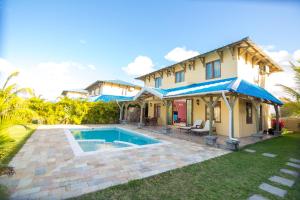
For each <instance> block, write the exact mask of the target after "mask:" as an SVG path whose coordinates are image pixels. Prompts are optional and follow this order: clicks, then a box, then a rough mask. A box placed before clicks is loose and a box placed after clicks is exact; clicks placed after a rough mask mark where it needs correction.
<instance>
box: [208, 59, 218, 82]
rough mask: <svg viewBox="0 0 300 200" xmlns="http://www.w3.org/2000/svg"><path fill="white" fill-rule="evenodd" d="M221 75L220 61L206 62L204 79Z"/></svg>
mask: <svg viewBox="0 0 300 200" xmlns="http://www.w3.org/2000/svg"><path fill="white" fill-rule="evenodd" d="M220 77H221V61H220V60H215V61H212V62H209V63H206V79H212V78H220Z"/></svg>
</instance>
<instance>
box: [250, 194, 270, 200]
mask: <svg viewBox="0 0 300 200" xmlns="http://www.w3.org/2000/svg"><path fill="white" fill-rule="evenodd" d="M248 200H268V199H267V198H265V197H263V196H261V195H259V194H254V195H252V196H251V197H249V198H248Z"/></svg>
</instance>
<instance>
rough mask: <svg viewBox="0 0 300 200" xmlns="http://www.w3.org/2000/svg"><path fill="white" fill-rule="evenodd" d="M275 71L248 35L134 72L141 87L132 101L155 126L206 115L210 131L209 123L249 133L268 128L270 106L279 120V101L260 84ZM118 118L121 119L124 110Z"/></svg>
mask: <svg viewBox="0 0 300 200" xmlns="http://www.w3.org/2000/svg"><path fill="white" fill-rule="evenodd" d="M279 71H282V69H281V68H280V66H279V65H278V64H277V63H275V62H274V61H273V60H272V59H271V58H270V57H269V56H268V55H266V54H265V53H264V52H263V50H262V49H261V48H259V47H258V46H257V45H256V44H254V43H253V42H252V41H251V40H250V39H249V38H248V37H247V38H244V39H242V40H239V41H236V42H233V43H231V44H228V45H226V46H222V47H220V48H217V49H214V50H212V51H209V52H206V53H203V54H200V55H198V56H195V57H193V58H190V59H187V60H184V61H182V62H179V63H175V64H173V65H171V66H168V67H165V68H162V69H160V70H157V71H154V72H151V73H149V74H145V75H143V76H140V77H138V78H137V79H138V80H142V81H144V84H145V87H144V88H143V89H142V90H141V91H140V92H139V93H138V94H137V95H136V96H135V97H134V98H133V99H132V100H131V101H134V102H139V103H140V105H141V107H142V109H143V110H144V111H145V110H147V113H145V112H142V115H141V118H140V120H141V121H140V122H141V123H143V117H149V118H157V120H158V124H159V125H182V124H187V125H189V124H193V121H194V120H197V119H201V120H203V121H205V120H210V122H211V123H210V132H211V131H212V127H213V126H214V127H215V129H216V133H217V134H219V135H225V136H229V138H230V139H234V138H239V137H245V136H250V135H252V134H255V133H259V132H262V131H264V130H267V129H268V122H269V119H268V117H269V105H273V106H274V107H275V110H276V114H277V119H278V106H280V105H282V103H281V101H280V100H278V99H277V98H275V97H274V96H273V95H272V94H270V93H269V92H268V91H266V90H265V89H264V88H265V83H266V81H268V76H269V74H271V73H275V72H279ZM129 103H130V101H128V102H124V105H125V106H124V108H126V105H127V104H129ZM124 108H123V106H122V109H124ZM125 113H126V112H125ZM145 115H147V116H145ZM120 119H126V116H124V113H123V112H121V116H120Z"/></svg>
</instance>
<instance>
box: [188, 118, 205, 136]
mask: <svg viewBox="0 0 300 200" xmlns="http://www.w3.org/2000/svg"><path fill="white" fill-rule="evenodd" d="M191 132H192V133H208V132H209V120H207V121H206V122H205V124H204V127H203V128H192V129H191Z"/></svg>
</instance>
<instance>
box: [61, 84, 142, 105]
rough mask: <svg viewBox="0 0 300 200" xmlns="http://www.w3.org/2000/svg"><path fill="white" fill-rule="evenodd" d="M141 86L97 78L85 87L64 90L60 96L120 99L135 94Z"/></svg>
mask: <svg viewBox="0 0 300 200" xmlns="http://www.w3.org/2000/svg"><path fill="white" fill-rule="evenodd" d="M140 90H141V87H140V86H138V85H135V84H132V83H128V82H126V81H122V80H98V81H95V82H94V83H92V84H91V85H89V86H88V87H86V88H85V89H75V90H64V91H63V92H62V94H61V95H62V96H67V97H69V98H75V99H77V98H83V99H85V98H88V100H89V101H93V102H96V101H104V102H109V101H120V100H128V99H131V97H133V96H135V95H136V94H137V93H138V92H139V91H140Z"/></svg>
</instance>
